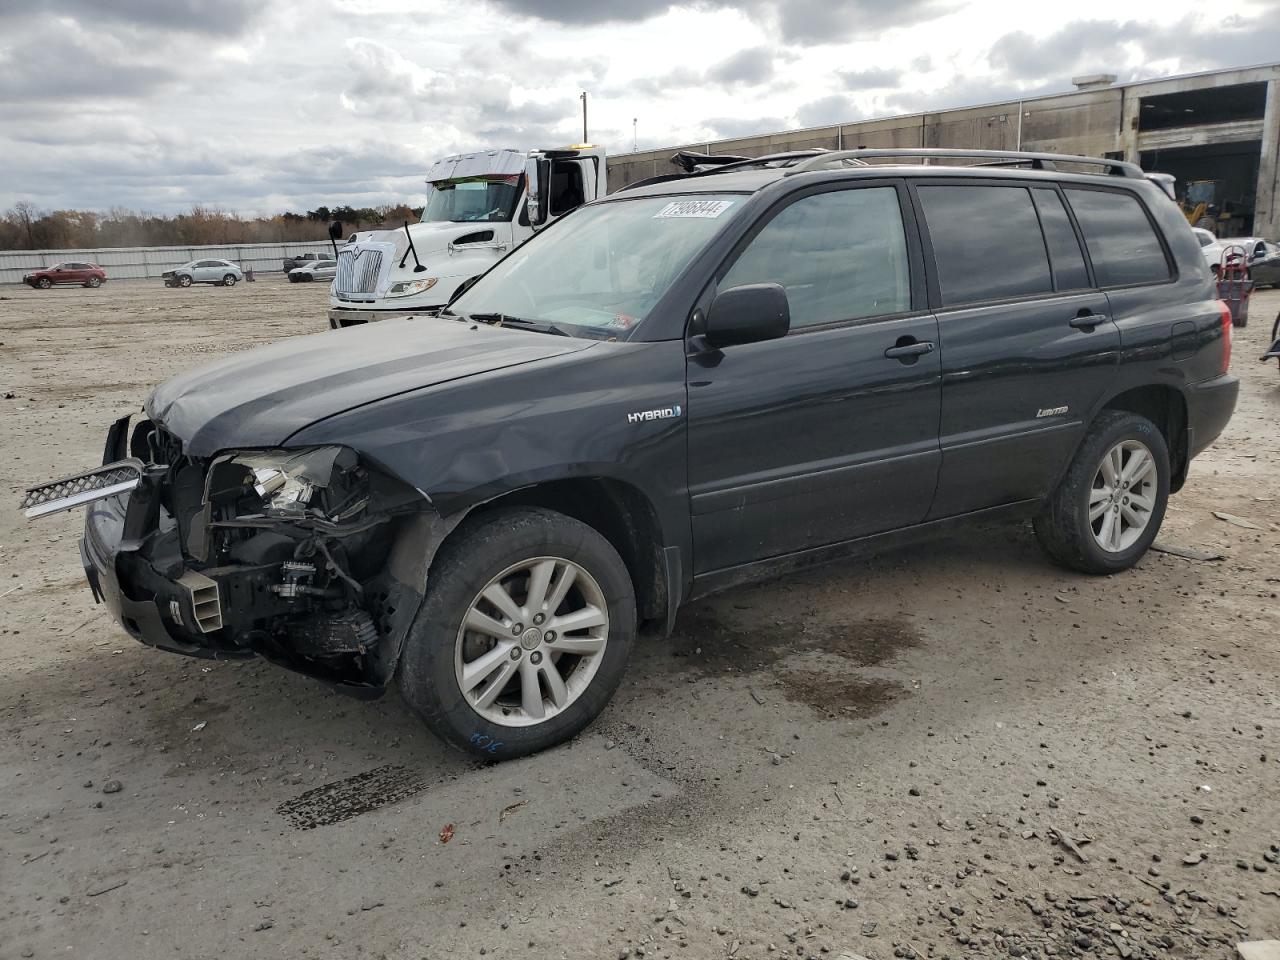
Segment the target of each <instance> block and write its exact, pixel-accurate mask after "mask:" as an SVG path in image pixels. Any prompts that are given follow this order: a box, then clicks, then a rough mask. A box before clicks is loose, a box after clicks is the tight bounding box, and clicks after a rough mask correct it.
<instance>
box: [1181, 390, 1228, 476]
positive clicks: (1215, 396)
mask: <svg viewBox="0 0 1280 960" xmlns="http://www.w3.org/2000/svg"><path fill="white" fill-rule="evenodd" d="M1239 394H1240V380H1239V379H1238V378H1237V377H1233V376H1232V375H1231V374H1229V373H1228V374H1223V375H1222V376H1220V377H1214V378H1213V379H1212V380H1204V381H1202V382H1200V383H1193V384H1191V385H1189V386H1188V387H1187V388H1186V398H1187V456H1188V459H1190V458H1191V457H1195V456H1198V455H1199V454H1201V453H1203V452H1204V450H1205V449H1206V448H1207V447H1208V446H1209V444H1211V443H1213V441H1214V440H1216V439H1217V438H1218V435H1219V434H1220V433H1222V431H1223V429H1224V428H1225V427H1226V425H1227V422H1228V421H1229V420H1230V419H1231V414H1232V413H1233V412H1235V409H1236V399H1237V397H1238V396H1239Z"/></svg>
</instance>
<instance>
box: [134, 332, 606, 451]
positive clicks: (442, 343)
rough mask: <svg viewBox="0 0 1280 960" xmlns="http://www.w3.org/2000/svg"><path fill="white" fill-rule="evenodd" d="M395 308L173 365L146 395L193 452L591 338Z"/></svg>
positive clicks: (551, 353)
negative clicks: (390, 314)
mask: <svg viewBox="0 0 1280 960" xmlns="http://www.w3.org/2000/svg"><path fill="white" fill-rule="evenodd" d="M473 326H474V325H473V324H466V323H459V322H457V321H454V320H444V319H436V318H422V317H402V318H399V319H395V320H383V321H380V322H378V323H373V324H362V325H360V326H355V327H347V328H345V329H341V330H331V331H328V332H325V333H315V334H311V335H309V336H303V337H294V338H292V339H289V340H281V341H280V342H278V343H273V344H271V345H270V346H266V347H260V348H258V349H256V350H250V351H247V352H245V353H238V354H235V355H233V356H230V357H227V358H226V359H224V360H220V361H218V362H217V363H214V364H211V365H209V366H205V367H199V368H197V369H195V370H191V371H189V372H187V373H183V374H179V375H178V376H176V377H174V378H173V379H172V380H169V381H168V382H166V383H164V384H161V385H160V386H159V387H157V388H156V389H155V391H154V392H153V393H152V394H151V396H150V397H149V398H148V400H147V403H146V412H147V415H148V416H149V417H151V419H152V420H154V421H156V422H157V423H160V424H162V425H163V426H164V427H165V428H166V429H167V430H169V431H170V432H171V433H173V434H174V435H175V436H177V437H179V438H180V439H181V440H182V441H183V450H184V452H185V453H187V454H189V455H191V456H197V457H206V456H210V455H212V454H214V453H216V452H218V451H219V450H226V449H233V448H247V447H273V446H279V445H281V444H283V443H285V442H286V441H287V440H288V438H289V437H290V436H292V435H293V434H295V433H297V432H298V431H299V430H301V429H302V428H303V427H307V426H310V425H311V424H313V423H315V422H316V421H318V420H323V419H325V418H326V417H331V416H333V415H334V414H338V413H342V412H344V411H347V410H350V409H352V408H354V407H359V406H363V405H364V404H367V403H372V402H374V401H376V400H382V399H384V398H386V397H390V396H394V395H396V394H400V393H406V392H408V391H411V390H419V389H422V388H424V387H431V386H436V385H438V384H442V383H446V382H448V381H450V380H459V379H461V378H463V377H471V376H475V375H477V374H482V373H488V372H491V371H494V370H501V369H503V368H504V367H512V366H516V365H518V364H524V363H533V362H536V361H538V360H546V359H549V358H551V357H557V356H561V355H563V354H566V353H574V352H576V351H579V350H585V349H587V348H588V347H590V346H592V345H593V344H594V343H595V342H596V341H592V340H578V339H574V338H570V337H556V336H551V335H548V334H543V333H532V332H529V331H523V330H511V329H506V330H503V329H493V328H492V327H487V326H483V325H482V326H479V327H478V328H475V329H473Z"/></svg>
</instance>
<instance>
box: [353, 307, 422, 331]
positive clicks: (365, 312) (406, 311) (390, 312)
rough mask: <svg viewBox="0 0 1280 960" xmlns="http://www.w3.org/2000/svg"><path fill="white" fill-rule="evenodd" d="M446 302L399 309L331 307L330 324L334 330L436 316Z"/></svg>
mask: <svg viewBox="0 0 1280 960" xmlns="http://www.w3.org/2000/svg"><path fill="white" fill-rule="evenodd" d="M443 306H444V304H439V303H438V304H435V305H434V306H430V307H400V308H399V309H387V308H385V307H384V308H381V309H374V310H371V309H360V308H357V307H330V308H329V326H330V327H331V328H333V329H334V330H337V329H338V328H340V327H354V326H359V325H360V324H362V323H373V322H375V321H377V320H390V319H391V318H392V317H407V316H415V315H416V316H423V317H434V316H435V315H436V314H437V313H439V312H440V310H441V308H442V307H443Z"/></svg>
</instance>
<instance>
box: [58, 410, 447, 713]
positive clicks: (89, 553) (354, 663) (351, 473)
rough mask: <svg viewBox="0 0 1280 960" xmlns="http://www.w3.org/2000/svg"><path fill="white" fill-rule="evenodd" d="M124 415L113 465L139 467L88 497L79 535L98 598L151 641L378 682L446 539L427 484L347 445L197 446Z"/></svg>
mask: <svg viewBox="0 0 1280 960" xmlns="http://www.w3.org/2000/svg"><path fill="white" fill-rule="evenodd" d="M128 420H129V418H127V417H126V418H124V419H123V420H121V421H118V422H117V423H116V424H115V426H113V427H112V430H111V432H110V434H109V436H108V441H107V450H106V455H105V457H104V463H108V464H114V463H116V462H117V461H126V460H128V461H130V462H132V463H137V464H139V465H140V467H141V469H140V472H141V476H140V478H138V480H137V482H136V484H134V485H133V486H132V488H131V489H129V490H127V491H126V492H123V493H116V494H114V495H110V496H105V497H103V498H101V499H97V500H95V501H94V502H92V503H90V504H89V506H88V515H87V518H86V521H85V535H84V539H83V540H82V541H81V548H80V549H81V559H82V561H83V563H84V568H85V573H86V576H87V577H88V580H89V585H90V588H91V589H92V590H93V593H94V596H95V598H96V599H98V600H101V601H103V602H105V603H106V604H107V606H108V607H109V608H110V609H111V611H112V613H113V614H114V615H115V616H116V618H117V619H118V620H119V621H120V623H121V624H122V625H123V626H124V628H125V629H126V630H127V631H128V632H129V633H130V634H131V635H132V636H134V637H135V638H136V639H138V640H140V641H142V642H143V643H146V644H149V645H151V646H154V647H158V648H161V649H164V650H170V651H173V652H175V653H183V654H187V655H190V656H197V657H208V658H244V657H251V656H255V655H260V656H263V657H265V658H267V659H269V660H272V661H274V662H276V663H279V664H281V665H283V666H286V667H289V668H291V669H294V670H297V671H300V672H302V673H306V674H309V675H311V676H315V677H318V678H320V679H322V680H326V681H328V682H331V683H334V684H336V685H338V686H339V687H340V688H344V689H346V690H347V691H348V692H351V693H355V694H357V695H360V694H366V695H377V693H379V692H381V690H382V688H383V687H384V686H385V685H386V683H387V681H388V680H389V679H390V678H391V676H392V675H393V674H394V671H395V663H396V660H397V659H398V656H399V651H400V647H401V644H402V643H403V640H404V636H405V634H406V633H407V631H408V628H409V625H410V623H411V622H412V619H413V617H414V615H415V613H416V612H417V609H418V606H419V604H420V603H421V599H422V591H423V588H424V584H425V577H426V572H425V567H426V564H427V563H428V562H429V557H430V553H431V552H432V545H433V544H436V543H438V542H439V539H440V537H439V533H440V531H439V530H438V529H437V528H438V526H439V524H438V520H437V519H436V514H435V513H434V511H432V510H431V508H430V504H429V503H428V502H427V500H426V498H425V497H424V496H423V495H422V494H421V493H420V492H418V491H417V490H415V489H413V488H412V487H410V486H408V485H406V484H404V483H402V482H400V481H399V480H397V479H395V478H393V477H390V476H388V475H387V474H386V473H384V472H381V471H379V470H377V469H376V468H374V467H373V466H371V465H369V464H366V463H363V462H362V461H361V459H360V457H359V456H358V455H357V454H356V453H355V452H354V451H352V450H350V449H348V448H346V447H342V446H332V445H331V446H320V447H308V448H292V449H268V450H243V451H235V452H227V453H223V454H220V455H218V456H214V457H210V458H197V457H190V456H187V455H186V454H185V453H184V452H183V448H182V442H181V440H180V439H179V438H177V437H175V436H173V435H172V434H170V433H168V432H167V431H166V430H165V429H164V428H163V427H161V426H160V425H158V424H156V423H153V422H152V421H150V420H143V421H142V422H140V423H139V424H137V426H136V427H135V428H134V429H133V431H132V435H131V436H130V435H129V433H130V431H129V429H128V427H129V424H128Z"/></svg>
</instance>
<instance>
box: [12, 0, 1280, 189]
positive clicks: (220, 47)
mask: <svg viewBox="0 0 1280 960" xmlns="http://www.w3.org/2000/svg"><path fill="white" fill-rule="evenodd" d="M108 7H109V10H108V9H107V8H108ZM1064 9H1065V8H1062V7H1060V6H1059V7H1046V6H1044V5H1034V4H1027V3H1025V2H1024V0H983V2H972V3H967V4H965V3H962V2H961V0H849V2H844V3H839V2H834V0H796V2H793V0H682V2H681V3H678V4H667V3H658V4H649V5H638V4H634V3H631V2H623V0H599V2H594V3H592V4H590V5H589V6H586V5H582V4H574V3H570V2H568V0H424V2H421V3H418V4H414V5H406V4H405V3H404V2H403V0H313V2H310V3H307V4H304V5H299V4H296V3H291V4H286V3H284V2H283V0H218V2H216V3H215V2H212V0H119V2H115V0H113V2H112V3H111V4H107V5H105V6H104V5H103V4H100V3H98V2H96V0H49V3H48V4H46V5H37V4H16V3H8V2H0V208H4V207H8V206H10V205H12V204H13V203H14V202H16V201H18V200H22V199H28V200H31V201H33V202H35V203H36V204H38V205H39V206H42V207H47V208H57V207H87V208H96V209H105V208H109V207H113V206H129V207H134V208H137V209H142V210H151V211H156V212H173V211H175V210H180V209H183V208H185V207H188V206H190V205H191V204H192V203H196V202H199V203H205V204H210V205H215V206H219V207H222V208H224V209H231V210H236V211H239V212H242V213H257V212H275V211H277V210H279V209H280V208H281V207H286V206H287V207H291V208H293V209H305V208H312V207H315V206H318V205H320V204H327V205H329V206H336V205H340V204H344V203H350V204H352V205H355V206H365V205H369V204H373V203H380V202H398V201H402V200H408V201H414V200H417V199H419V198H420V197H421V195H422V190H423V185H422V182H421V177H422V172H423V171H424V170H425V168H426V166H427V164H428V163H429V162H430V161H431V160H432V159H433V158H435V157H437V156H441V155H444V154H446V153H450V152H456V151H459V150H465V149H474V148H479V147H486V146H503V147H508V146H509V147H516V148H521V149H525V148H529V147H535V146H550V145H555V144H558V143H566V142H573V141H576V140H578V139H579V137H580V136H581V119H580V112H579V111H580V102H579V100H578V94H579V93H580V92H581V91H582V90H584V89H586V90H589V91H590V92H591V99H590V120H591V129H590V135H591V138H592V139H593V140H595V141H597V142H601V143H603V144H605V145H606V146H607V147H609V148H610V149H611V150H620V151H625V150H629V149H630V148H631V145H632V119H633V118H635V119H636V120H637V129H636V136H637V140H638V142H639V144H640V145H641V146H642V147H644V146H659V145H675V144H679V143H684V142H692V141H697V140H699V139H703V138H706V137H708V136H712V137H717V136H726V135H733V134H736V133H741V132H747V131H750V132H767V131H772V130H778V129H783V128H786V127H797V126H801V125H807V124H812V123H828V122H835V121H839V120H853V119H856V118H858V117H861V116H883V115H886V114H889V113H892V112H897V111H908V110H918V109H932V108H937V107H942V106H956V105H962V104H965V103H975V102H982V101H984V100H991V99H995V98H998V97H1005V96H1009V97H1012V96H1019V95H1031V94H1033V93H1037V92H1044V91H1046V90H1062V89H1069V88H1070V77H1071V75H1072V74H1073V72H1081V71H1082V70H1083V69H1084V68H1090V69H1098V68H1103V69H1108V70H1110V71H1112V72H1117V73H1121V74H1122V75H1124V76H1126V77H1133V76H1150V75H1154V74H1162V73H1172V72H1184V71H1188V70H1195V69H1203V68H1208V67H1216V66H1224V65H1229V64H1230V63H1233V62H1235V63H1246V62H1247V63H1257V62H1261V61H1265V60H1268V59H1276V58H1277V56H1280V55H1278V54H1276V53H1275V51H1276V50H1277V49H1280V15H1278V14H1280V4H1277V2H1275V0H1271V2H1267V3H1259V2H1250V0H1225V2H1224V3H1222V4H1219V5H1218V6H1215V7H1214V8H1213V9H1212V10H1211V11H1210V10H1208V9H1207V8H1206V7H1205V5H1204V4H1203V2H1202V0H1130V2H1128V3H1126V4H1125V6H1124V9H1123V13H1122V15H1119V12H1118V11H1117V9H1116V7H1115V5H1114V4H1113V3H1111V2H1110V0H1076V2H1075V3H1073V4H1072V5H1071V7H1070V8H1069V9H1067V10H1066V14H1067V16H1066V17H1064ZM104 10H105V11H106V12H103V11H104ZM175 10H177V11H179V12H180V13H181V15H182V22H181V23H179V24H176V25H175V22H174V11H175ZM33 11H34V12H33ZM53 16H56V17H59V18H61V19H60V20H58V21H57V22H58V23H59V29H58V30H55V31H50V30H49V28H48V25H49V18H50V17H53ZM996 25H998V26H996Z"/></svg>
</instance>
